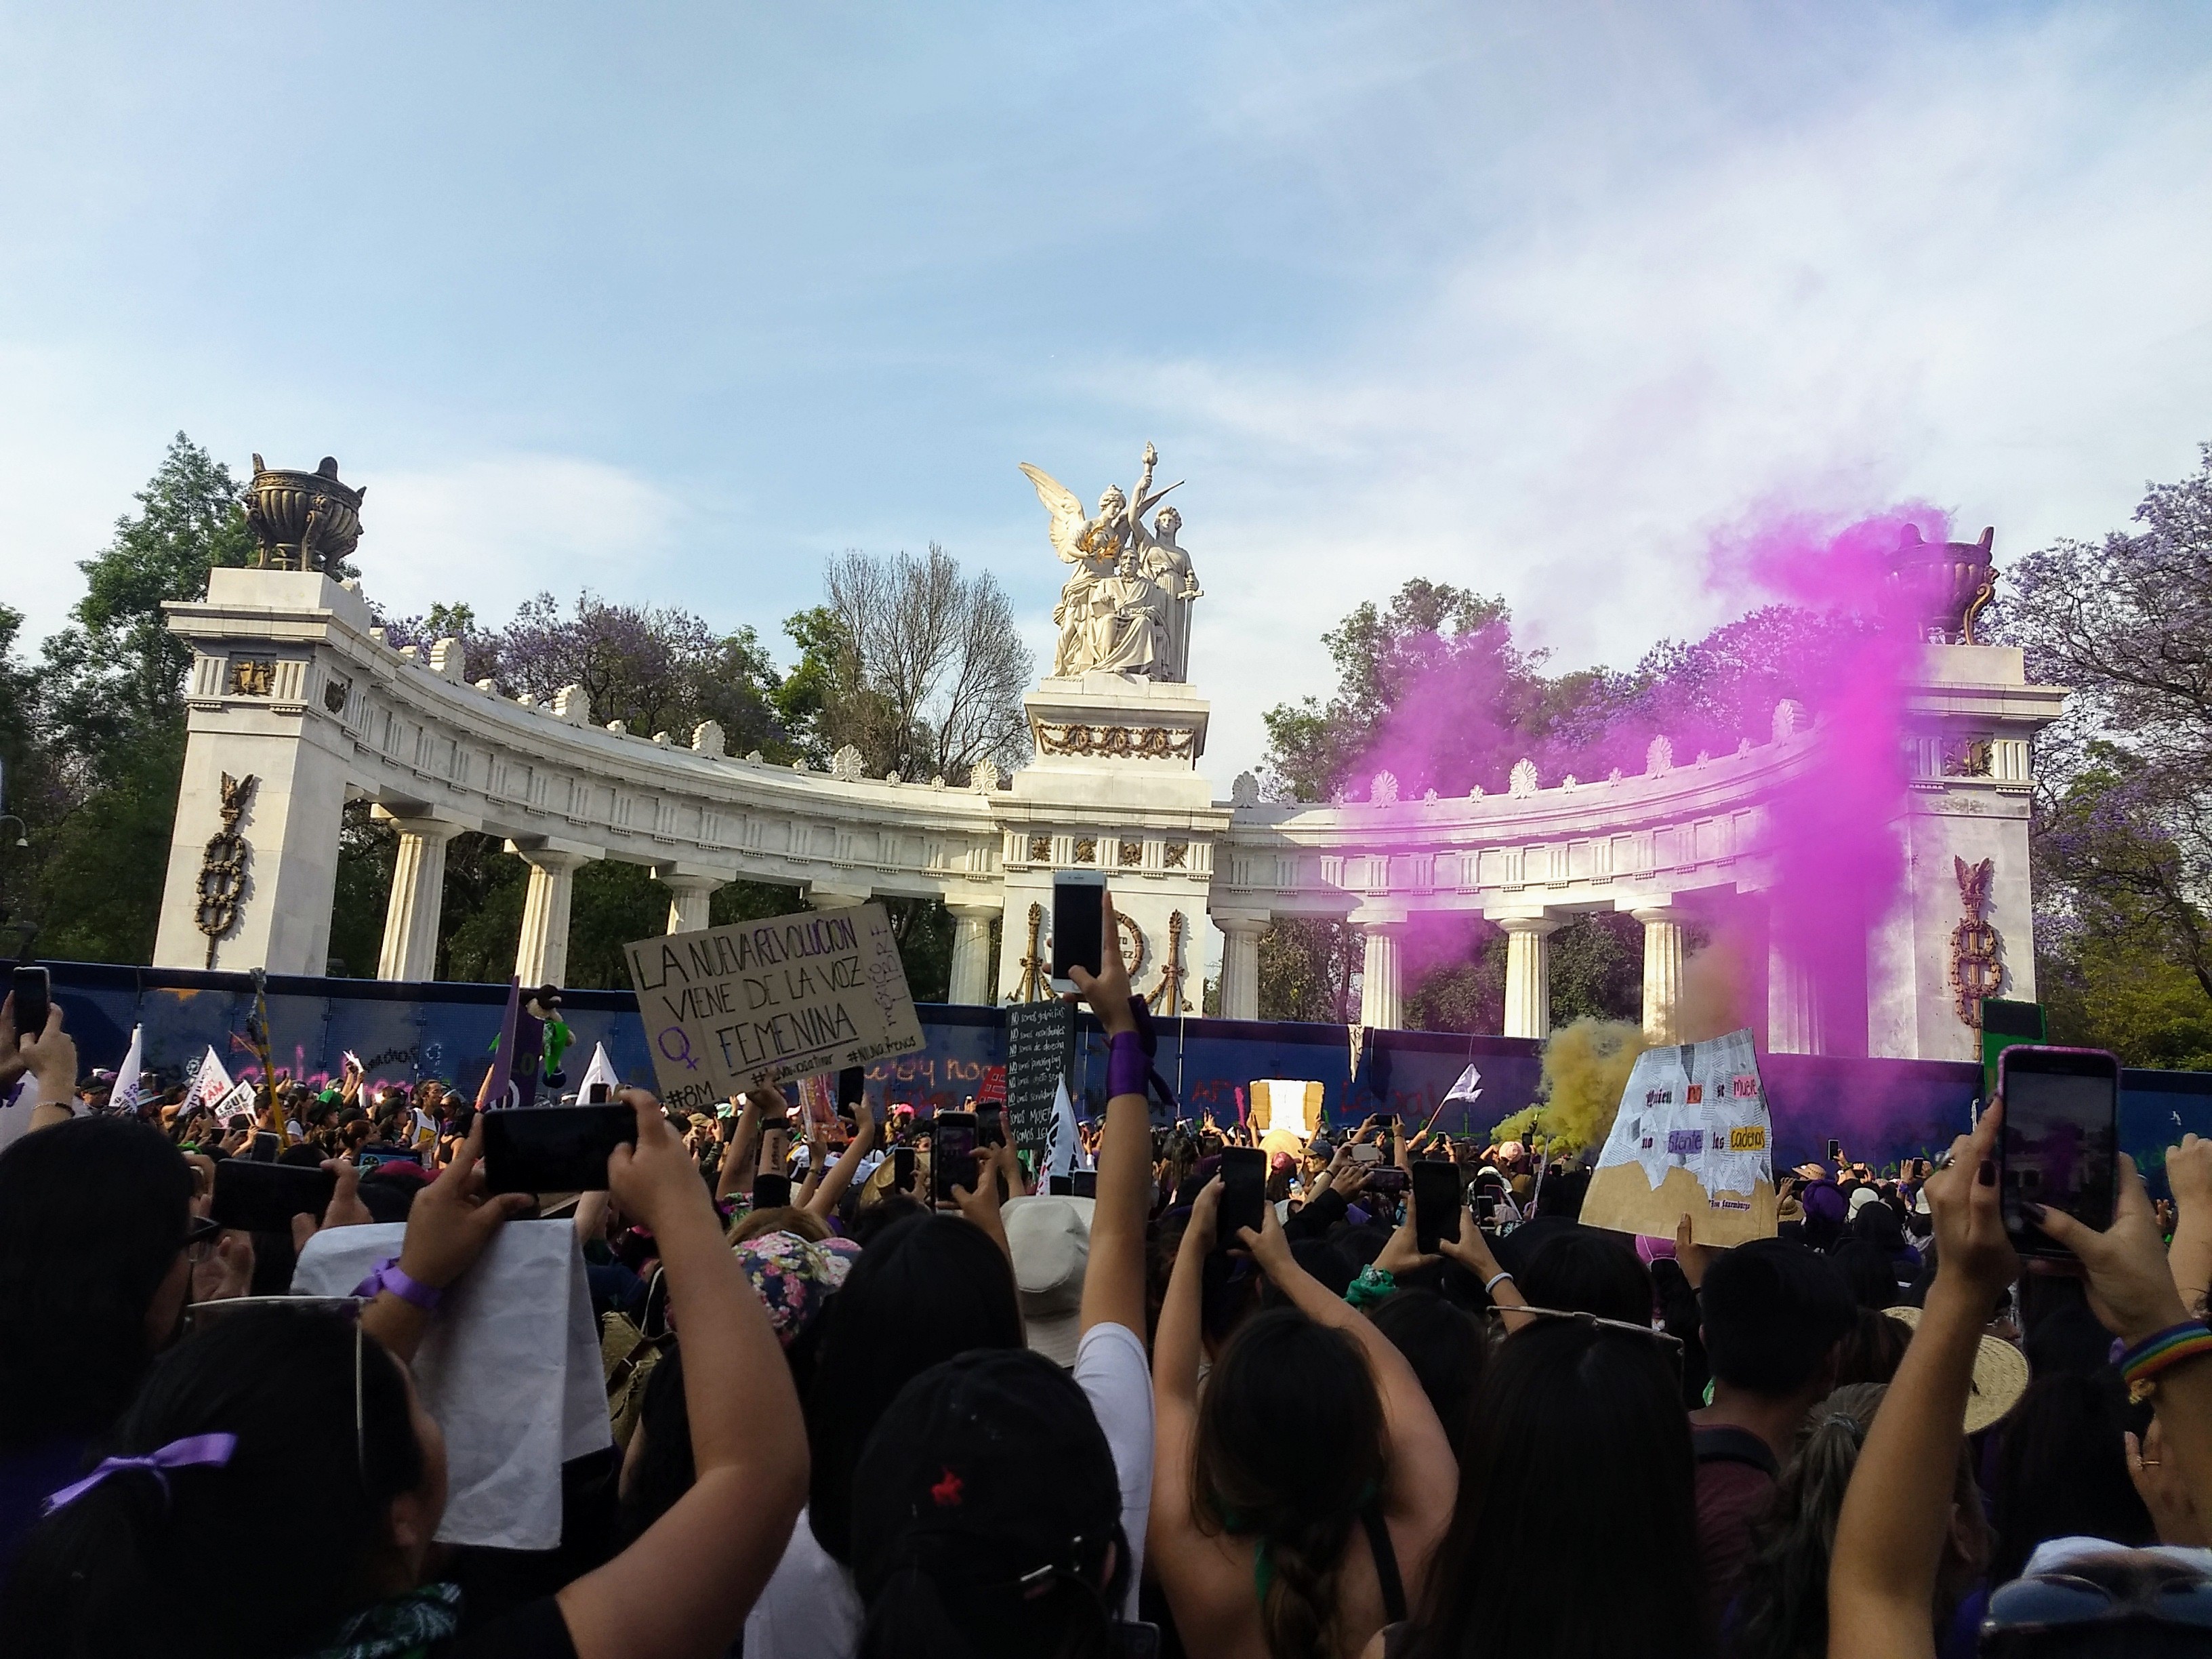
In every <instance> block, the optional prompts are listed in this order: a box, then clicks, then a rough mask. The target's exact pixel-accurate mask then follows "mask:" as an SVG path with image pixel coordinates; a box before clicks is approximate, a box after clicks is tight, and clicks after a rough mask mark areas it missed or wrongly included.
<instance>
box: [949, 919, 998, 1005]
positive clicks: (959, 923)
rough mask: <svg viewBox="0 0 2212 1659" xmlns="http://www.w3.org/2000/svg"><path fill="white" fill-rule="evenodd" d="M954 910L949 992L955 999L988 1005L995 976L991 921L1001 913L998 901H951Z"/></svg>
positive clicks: (952, 999) (952, 998)
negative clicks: (990, 902) (988, 902)
mask: <svg viewBox="0 0 2212 1659" xmlns="http://www.w3.org/2000/svg"><path fill="white" fill-rule="evenodd" d="M945 908H946V909H948V910H950V911H951V913H952V978H951V987H949V988H948V989H947V991H946V992H945V996H946V999H947V1000H950V1001H952V1002H959V1003H966V1004H968V1005H969V1006H977V1007H981V1006H988V1005H989V1003H990V1000H991V981H992V980H993V978H994V974H993V972H992V961H991V923H992V922H993V921H994V920H995V919H996V918H997V917H998V916H999V915H1000V906H998V905H996V904H965V903H962V904H956V903H951V902H947V903H946V905H945Z"/></svg>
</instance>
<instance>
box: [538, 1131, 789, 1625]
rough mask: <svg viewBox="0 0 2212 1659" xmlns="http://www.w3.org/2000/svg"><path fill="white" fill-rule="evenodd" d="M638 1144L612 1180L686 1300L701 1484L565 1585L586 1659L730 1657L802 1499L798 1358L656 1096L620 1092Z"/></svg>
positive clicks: (687, 1376)
mask: <svg viewBox="0 0 2212 1659" xmlns="http://www.w3.org/2000/svg"><path fill="white" fill-rule="evenodd" d="M622 1097H623V1100H624V1101H625V1102H626V1103H629V1105H631V1106H632V1107H634V1108H635V1109H636V1112H637V1146H636V1149H635V1151H634V1152H633V1151H632V1150H631V1149H630V1148H629V1147H627V1146H624V1147H620V1148H618V1149H617V1151H616V1152H615V1154H614V1156H613V1158H611V1160H610V1161H609V1164H608V1176H609V1180H610V1182H611V1185H612V1187H613V1189H614V1193H615V1195H616V1197H617V1198H619V1199H620V1200H622V1203H623V1209H624V1210H625V1211H627V1212H629V1213H631V1214H634V1215H635V1216H637V1217H638V1218H640V1219H641V1220H642V1221H643V1222H644V1223H645V1225H647V1226H648V1227H650V1228H652V1230H653V1238H654V1241H655V1243H657V1244H658V1246H659V1250H660V1259H661V1261H662V1263H663V1265H664V1266H665V1268H666V1270H667V1273H668V1286H669V1297H670V1300H671V1303H672V1304H674V1305H676V1306H678V1307H680V1308H681V1309H682V1310H683V1321H684V1407H685V1411H686V1413H687V1415H688V1416H689V1418H690V1427H691V1462H692V1465H693V1467H694V1468H696V1470H697V1478H696V1480H694V1481H693V1483H692V1486H691V1489H690V1491H689V1492H685V1493H684V1496H683V1497H681V1498H678V1499H677V1501H676V1504H675V1505H674V1506H673V1507H672V1508H671V1509H670V1510H668V1512H667V1513H666V1514H665V1515H663V1516H661V1517H660V1519H659V1521H657V1522H654V1523H653V1526H652V1527H651V1528H649V1529H648V1530H647V1532H646V1534H645V1535H644V1536H643V1537H642V1538H641V1539H639V1540H638V1541H636V1542H635V1544H633V1545H631V1546H630V1547H629V1549H627V1550H625V1551H623V1553H622V1554H620V1555H618V1556H617V1557H616V1558H615V1559H613V1560H611V1561H610V1562H609V1563H607V1565H605V1566H603V1567H601V1568H599V1570H598V1571H596V1572H592V1573H591V1574H589V1575H587V1576H586V1577H582V1578H580V1579H578V1580H577V1581H576V1582H575V1583H573V1584H570V1585H569V1586H568V1588H567V1589H563V1590H562V1592H561V1593H560V1596H559V1598H558V1599H559V1601H560V1606H561V1613H562V1617H563V1619H565V1620H566V1621H567V1623H568V1635H569V1638H570V1639H571V1640H572V1641H573V1642H574V1644H575V1648H576V1653H577V1659H647V1656H659V1655H664V1654H696V1655H699V1656H702V1659H704V1656H708V1655H714V1654H720V1653H721V1652H722V1651H723V1650H725V1649H726V1647H727V1646H728V1644H729V1643H730V1642H731V1640H732V1638H735V1637H736V1635H737V1634H738V1631H739V1630H740V1629H742V1628H743V1627H744V1619H745V1613H747V1611H748V1610H750V1607H752V1604H753V1602H754V1601H755V1600H756V1599H757V1597H758V1596H759V1595H760V1592H761V1589H762V1586H763V1585H764V1584H766V1583H768V1579H769V1574H770V1573H772V1572H774V1571H775V1565H776V1563H777V1562H778V1561H779V1560H781V1559H782V1556H783V1551H784V1547H785V1545H787V1543H789V1542H790V1540H791V1526H792V1522H793V1520H794V1519H795V1518H796V1517H797V1516H798V1514H799V1505H800V1504H802V1503H804V1502H805V1498H806V1469H807V1462H806V1425H805V1421H804V1419H802V1418H801V1416H800V1414H799V1396H798V1395H797V1393H796V1392H795V1391H794V1390H793V1387H792V1382H791V1370H790V1367H789V1366H788V1365H787V1364H785V1362H784V1358H783V1351H782V1349H781V1347H780V1346H777V1343H776V1339H775V1332H774V1330H773V1329H772V1328H770V1327H769V1322H768V1315H767V1313H766V1312H765V1310H763V1308H762V1306H761V1303H760V1298H759V1297H757V1296H755V1295H754V1294H753V1291H752V1287H751V1285H750V1284H749V1283H748V1282H747V1280H746V1279H745V1276H744V1269H743V1268H742V1267H739V1266H738V1260H737V1257H736V1256H734V1255H732V1254H731V1252H730V1250H729V1249H728V1247H727V1246H726V1245H725V1244H724V1243H723V1242H722V1228H721V1223H720V1218H718V1217H717V1216H716V1215H715V1213H714V1206H713V1204H712V1203H710V1202H709V1201H708V1197H707V1192H706V1188H704V1187H703V1186H702V1185H701V1183H700V1181H699V1177H698V1175H697V1173H696V1171H695V1170H693V1168H692V1166H691V1160H690V1157H689V1156H688V1155H686V1153H685V1152H684V1146H683V1142H682V1141H681V1140H680V1139H678V1136H677V1134H676V1133H675V1131H674V1130H672V1129H671V1128H670V1127H668V1121H667V1119H666V1117H665V1115H663V1114H662V1112H661V1109H660V1103H659V1101H657V1100H655V1099H654V1098H653V1097H652V1096H651V1095H649V1094H647V1093H646V1092H645V1091H642V1090H639V1089H628V1090H624V1091H623V1096H622Z"/></svg>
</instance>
